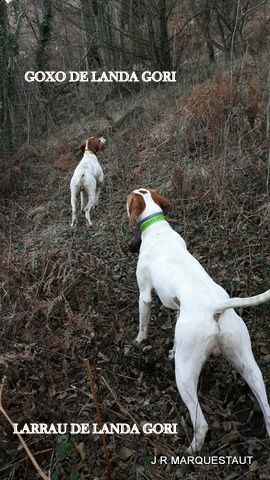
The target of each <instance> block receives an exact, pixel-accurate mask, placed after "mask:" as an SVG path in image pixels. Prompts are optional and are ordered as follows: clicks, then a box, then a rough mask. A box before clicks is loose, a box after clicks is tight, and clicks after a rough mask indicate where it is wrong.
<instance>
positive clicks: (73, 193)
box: [70, 190, 77, 227]
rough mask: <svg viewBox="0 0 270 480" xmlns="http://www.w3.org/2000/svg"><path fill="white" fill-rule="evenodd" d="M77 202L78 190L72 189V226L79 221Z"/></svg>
mask: <svg viewBox="0 0 270 480" xmlns="http://www.w3.org/2000/svg"><path fill="white" fill-rule="evenodd" d="M76 202H77V194H76V191H74V190H71V199H70V203H71V209H72V219H71V227H74V224H75V223H76V222H77V214H76Z"/></svg>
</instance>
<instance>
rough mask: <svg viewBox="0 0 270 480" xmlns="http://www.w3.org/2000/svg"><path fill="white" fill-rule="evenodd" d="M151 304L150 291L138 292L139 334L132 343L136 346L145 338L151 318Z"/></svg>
mask: <svg viewBox="0 0 270 480" xmlns="http://www.w3.org/2000/svg"><path fill="white" fill-rule="evenodd" d="M151 303H152V295H151V290H144V291H140V298H139V314H140V325H139V333H138V335H137V337H136V339H135V342H134V343H135V344H137V345H140V343H141V342H142V341H143V340H145V339H146V338H147V330H148V324H149V320H150V316H151Z"/></svg>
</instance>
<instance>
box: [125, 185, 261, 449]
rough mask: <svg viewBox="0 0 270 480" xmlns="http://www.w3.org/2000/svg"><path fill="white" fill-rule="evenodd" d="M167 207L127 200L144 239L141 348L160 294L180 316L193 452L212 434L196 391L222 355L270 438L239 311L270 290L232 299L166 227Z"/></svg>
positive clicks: (139, 195) (139, 196)
mask: <svg viewBox="0 0 270 480" xmlns="http://www.w3.org/2000/svg"><path fill="white" fill-rule="evenodd" d="M168 205H169V201H168V200H167V199H166V198H164V197H162V196H161V195H160V194H159V193H158V192H156V191H155V190H146V189H144V188H141V189H138V190H134V191H133V192H132V193H131V194H130V195H129V196H128V200H127V211H128V216H129V219H130V224H131V225H133V224H135V223H136V222H137V223H138V224H139V226H140V230H141V234H142V244H141V248H140V255H139V260H138V264H137V271H136V275H137V281H138V286H139V290H140V296H139V314H140V315H139V317H140V318H139V319H140V328H139V333H138V336H137V338H136V343H137V344H140V343H141V342H142V341H143V340H145V339H146V338H147V329H148V323H149V320H150V313H151V300H152V290H155V291H156V293H157V295H158V296H159V298H160V300H161V302H162V303H163V305H165V307H168V308H171V309H174V310H177V311H178V313H177V315H178V319H177V323H176V328H175V374H176V382H177V387H178V390H179V393H180V395H181V397H182V399H183V401H184V402H185V404H186V406H187V408H188V410H189V413H190V416H191V420H192V424H193V429H194V437H193V440H192V442H191V445H190V447H189V452H195V451H199V450H200V449H201V447H202V445H203V443H204V438H205V435H206V432H207V430H208V425H207V423H206V420H205V418H204V415H203V413H202V410H201V407H200V404H199V401H198V396H197V385H198V379H199V375H200V372H201V368H202V365H203V364H204V362H205V361H206V360H207V358H208V357H209V355H210V354H211V353H217V352H219V353H222V354H223V356H224V357H225V358H226V359H227V360H228V361H229V362H230V363H231V364H232V365H233V366H234V367H235V369H236V370H237V371H238V372H239V373H240V374H241V375H242V377H243V378H244V379H245V380H246V382H247V383H248V385H249V386H250V388H251V390H252V391H253V393H254V395H255V397H256V398H257V400H258V402H259V405H260V407H261V409H262V412H263V415H264V419H265V424H266V429H267V432H268V435H270V407H269V404H268V400H267V395H266V390H265V385H264V382H263V378H262V374H261V371H260V369H259V367H258V365H257V363H256V361H255V359H254V356H253V353H252V349H251V343H250V337H249V333H248V330H247V327H246V325H245V323H244V322H243V320H242V319H241V318H240V317H239V315H237V313H236V312H235V311H234V308H237V307H241V306H243V307H246V306H250V305H258V304H259V303H262V302H266V301H268V300H270V290H267V291H266V292H265V293H262V294H261V295H257V296H254V297H248V298H231V299H230V298H229V295H228V294H227V292H226V291H225V290H224V289H223V288H222V287H221V286H219V285H217V284H216V283H215V282H214V281H213V280H212V278H211V277H210V276H209V275H208V274H207V272H206V271H205V270H204V268H203V267H202V265H201V264H200V263H199V262H198V260H196V259H195V258H194V257H193V256H192V255H191V254H190V253H189V252H188V250H187V248H186V244H185V241H184V240H183V238H182V237H181V236H180V235H179V234H178V233H177V232H175V231H174V230H173V229H172V228H171V226H170V225H169V223H168V222H167V221H166V218H165V217H164V215H163V214H162V212H161V211H160V208H161V209H162V210H163V211H167V210H168ZM180 305H181V308H180Z"/></svg>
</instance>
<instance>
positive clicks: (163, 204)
mask: <svg viewBox="0 0 270 480" xmlns="http://www.w3.org/2000/svg"><path fill="white" fill-rule="evenodd" d="M149 191H150V193H151V197H152V199H153V200H154V202H155V203H157V204H158V205H159V206H160V208H161V209H162V210H163V212H164V213H167V212H170V211H171V209H172V204H171V202H170V200H168V198H166V197H163V196H162V195H160V193H158V192H157V191H156V190H153V189H151V188H150V190H149Z"/></svg>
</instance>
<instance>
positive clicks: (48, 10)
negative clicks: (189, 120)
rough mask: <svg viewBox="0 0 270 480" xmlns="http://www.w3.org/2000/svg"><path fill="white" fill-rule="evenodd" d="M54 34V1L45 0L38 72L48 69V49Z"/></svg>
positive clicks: (40, 29)
mask: <svg viewBox="0 0 270 480" xmlns="http://www.w3.org/2000/svg"><path fill="white" fill-rule="evenodd" d="M51 33H52V0H43V19H42V22H41V24H40V26H39V39H38V45H37V49H36V65H37V70H46V69H48V68H47V67H48V58H47V55H46V48H47V46H48V43H49V41H50V39H51Z"/></svg>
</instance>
